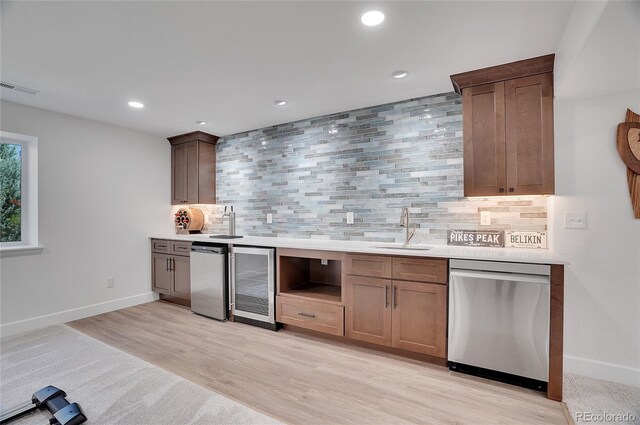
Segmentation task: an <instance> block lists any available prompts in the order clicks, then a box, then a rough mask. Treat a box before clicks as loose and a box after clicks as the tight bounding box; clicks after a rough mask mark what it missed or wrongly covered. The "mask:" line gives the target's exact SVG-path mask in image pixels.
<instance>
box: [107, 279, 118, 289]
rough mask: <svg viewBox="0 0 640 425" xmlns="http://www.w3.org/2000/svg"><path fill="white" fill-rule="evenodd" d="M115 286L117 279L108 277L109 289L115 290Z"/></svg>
mask: <svg viewBox="0 0 640 425" xmlns="http://www.w3.org/2000/svg"><path fill="white" fill-rule="evenodd" d="M114 286H116V278H115V277H108V278H107V288H113V287H114Z"/></svg>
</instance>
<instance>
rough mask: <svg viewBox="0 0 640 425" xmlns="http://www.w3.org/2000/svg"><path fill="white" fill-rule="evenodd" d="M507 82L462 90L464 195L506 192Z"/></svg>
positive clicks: (486, 194)
mask: <svg viewBox="0 0 640 425" xmlns="http://www.w3.org/2000/svg"><path fill="white" fill-rule="evenodd" d="M504 109H505V105H504V82H498V83H493V84H486V85H483V86H477V87H469V88H466V89H464V90H463V91H462V115H463V124H462V125H463V138H464V148H463V155H464V195H465V196H490V195H505V194H506V189H505V188H506V167H505V112H504Z"/></svg>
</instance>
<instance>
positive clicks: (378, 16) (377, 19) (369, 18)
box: [360, 10, 384, 27]
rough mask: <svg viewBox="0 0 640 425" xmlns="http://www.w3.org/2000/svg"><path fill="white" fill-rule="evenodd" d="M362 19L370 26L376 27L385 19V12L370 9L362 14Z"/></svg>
mask: <svg viewBox="0 0 640 425" xmlns="http://www.w3.org/2000/svg"><path fill="white" fill-rule="evenodd" d="M360 21H362V23H363V24H365V25H366V26H368V27H375V26H376V25H380V24H381V23H382V21H384V13H382V12H380V11H379V10H370V11H368V12H364V13H363V14H362V15H360Z"/></svg>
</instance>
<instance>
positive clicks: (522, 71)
mask: <svg viewBox="0 0 640 425" xmlns="http://www.w3.org/2000/svg"><path fill="white" fill-rule="evenodd" d="M555 57H556V55H555V54H550V55H544V56H538V57H535V58H531V59H524V60H519V61H516V62H510V63H505V64H502V65H496V66H490V67H488V68H482V69H476V70H475V71H468V72H461V73H459V74H454V75H452V76H451V83H452V84H453V89H454V90H455V92H456V93H458V94H462V90H463V89H466V88H468V87H474V86H481V85H484V84H489V83H497V82H499V81H505V80H512V79H514V78H522V77H529V76H532V75H538V74H545V73H547V72H553V64H554V61H555Z"/></svg>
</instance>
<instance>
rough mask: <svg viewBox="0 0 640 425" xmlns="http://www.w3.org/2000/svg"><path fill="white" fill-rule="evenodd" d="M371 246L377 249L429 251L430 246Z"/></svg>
mask: <svg viewBox="0 0 640 425" xmlns="http://www.w3.org/2000/svg"><path fill="white" fill-rule="evenodd" d="M370 248H376V249H400V250H406V251H429V250H430V249H431V247H430V246H423V245H373V246H371V247H370Z"/></svg>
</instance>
